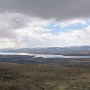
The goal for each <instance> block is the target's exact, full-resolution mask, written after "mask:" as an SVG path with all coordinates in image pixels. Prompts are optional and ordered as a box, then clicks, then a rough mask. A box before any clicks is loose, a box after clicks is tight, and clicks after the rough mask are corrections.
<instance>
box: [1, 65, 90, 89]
mask: <svg viewBox="0 0 90 90" xmlns="http://www.w3.org/2000/svg"><path fill="white" fill-rule="evenodd" d="M0 90H90V68H80V67H64V66H59V65H45V64H37V65H23V64H12V63H0Z"/></svg>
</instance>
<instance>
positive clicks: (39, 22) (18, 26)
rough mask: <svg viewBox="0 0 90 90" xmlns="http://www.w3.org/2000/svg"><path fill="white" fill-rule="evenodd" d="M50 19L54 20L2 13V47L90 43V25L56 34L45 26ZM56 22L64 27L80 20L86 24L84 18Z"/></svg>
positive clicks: (0, 18)
mask: <svg viewBox="0 0 90 90" xmlns="http://www.w3.org/2000/svg"><path fill="white" fill-rule="evenodd" d="M50 21H52V20H43V19H40V18H35V17H28V16H26V15H23V14H20V13H9V12H7V13H1V14H0V48H15V47H16V48H20V47H21V48H23V47H38V46H45V47H51V46H60V47H61V46H73V45H74V46H78V45H90V26H88V27H87V28H84V29H83V30H74V31H72V30H70V31H69V32H60V33H58V34H57V35H56V34H52V33H50V32H49V29H45V28H44V26H45V27H46V26H47V25H48V23H49V22H50ZM55 22H56V23H57V24H58V25H62V27H66V26H69V25H71V24H72V23H78V22H79V23H81V24H82V25H83V24H86V21H85V20H84V19H74V20H68V21H62V22H61V23H60V22H58V21H55Z"/></svg>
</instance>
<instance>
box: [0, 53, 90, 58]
mask: <svg viewBox="0 0 90 90" xmlns="http://www.w3.org/2000/svg"><path fill="white" fill-rule="evenodd" d="M0 55H27V56H34V57H43V58H90V56H64V55H47V54H31V53H30V54H29V53H0Z"/></svg>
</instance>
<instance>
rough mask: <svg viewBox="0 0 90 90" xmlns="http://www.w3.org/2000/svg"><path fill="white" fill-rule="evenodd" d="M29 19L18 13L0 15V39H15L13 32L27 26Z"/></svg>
mask: <svg viewBox="0 0 90 90" xmlns="http://www.w3.org/2000/svg"><path fill="white" fill-rule="evenodd" d="M28 21H29V19H28V17H27V16H24V15H22V14H19V13H8V12H7V13H2V14H0V37H2V38H9V39H14V38H17V36H16V34H15V31H16V30H18V29H20V28H23V27H25V26H26V25H27V23H28Z"/></svg>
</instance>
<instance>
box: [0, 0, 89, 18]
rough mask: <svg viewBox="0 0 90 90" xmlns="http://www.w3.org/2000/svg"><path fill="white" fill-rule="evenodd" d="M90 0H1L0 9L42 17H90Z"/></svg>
mask: <svg viewBox="0 0 90 90" xmlns="http://www.w3.org/2000/svg"><path fill="white" fill-rule="evenodd" d="M89 9H90V0H0V11H2V12H3V11H13V12H14V11H15V12H21V13H24V14H28V15H32V16H37V17H42V18H56V19H69V18H81V17H90V10H89Z"/></svg>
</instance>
